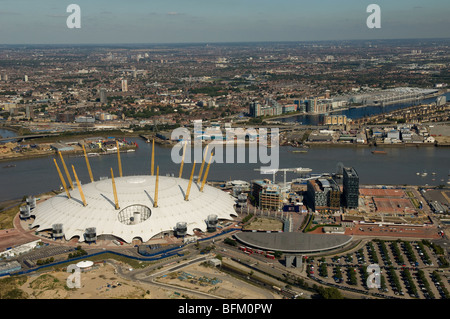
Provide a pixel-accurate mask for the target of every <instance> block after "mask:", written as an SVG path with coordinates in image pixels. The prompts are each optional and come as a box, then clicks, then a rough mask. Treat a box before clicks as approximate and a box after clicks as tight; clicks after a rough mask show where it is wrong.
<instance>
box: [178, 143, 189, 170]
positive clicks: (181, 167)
mask: <svg viewBox="0 0 450 319" xmlns="http://www.w3.org/2000/svg"><path fill="white" fill-rule="evenodd" d="M186 146H187V142H184V146H183V158H182V159H181V166H180V174H179V176H178V177H179V178H181V175H182V174H183V165H184V155H185V154H186Z"/></svg>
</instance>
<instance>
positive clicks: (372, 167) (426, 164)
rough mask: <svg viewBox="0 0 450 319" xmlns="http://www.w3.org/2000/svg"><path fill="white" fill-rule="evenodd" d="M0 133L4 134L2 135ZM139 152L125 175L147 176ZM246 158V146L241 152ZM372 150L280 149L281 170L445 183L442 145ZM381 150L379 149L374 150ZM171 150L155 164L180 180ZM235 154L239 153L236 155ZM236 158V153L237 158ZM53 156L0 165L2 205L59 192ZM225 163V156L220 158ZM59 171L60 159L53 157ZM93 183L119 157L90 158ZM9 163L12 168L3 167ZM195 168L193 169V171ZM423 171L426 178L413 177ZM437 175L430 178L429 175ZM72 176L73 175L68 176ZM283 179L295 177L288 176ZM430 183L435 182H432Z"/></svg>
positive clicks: (234, 168)
mask: <svg viewBox="0 0 450 319" xmlns="http://www.w3.org/2000/svg"><path fill="white" fill-rule="evenodd" d="M0 135H3V134H2V132H1V131H0ZM129 140H131V141H135V142H137V144H138V146H139V147H138V148H137V149H136V151H135V152H130V153H121V161H122V168H123V175H141V174H150V165H151V144H149V143H145V141H144V140H143V139H141V138H130V139H129ZM245 149H246V150H247V151H246V154H247V155H248V148H245ZM373 149H375V148H371V147H353V146H348V147H327V146H323V147H313V148H310V149H308V152H307V153H292V150H294V148H291V147H280V152H279V159H280V161H279V162H280V165H279V166H280V168H295V167H307V168H311V169H312V173H334V172H336V169H337V164H338V163H340V162H341V163H343V164H344V165H345V166H353V167H355V169H356V170H357V172H358V173H359V176H360V183H361V184H410V185H425V184H428V185H439V184H446V183H447V179H448V178H449V176H448V174H449V170H450V161H449V159H450V148H445V147H440V148H439V147H434V146H428V147H389V148H385V150H386V151H387V154H385V155H374V154H372V153H371V150H373ZM379 149H381V148H378V150H379ZM171 151H172V148H169V147H161V146H158V145H156V146H155V163H156V165H159V166H160V175H167V174H174V175H175V176H178V173H179V168H180V164H176V163H174V162H173V161H172V159H171ZM235 153H237V151H236V152H235ZM235 155H236V154H235ZM53 158H54V157H53V156H49V157H41V158H33V159H25V160H18V161H9V162H0V201H4V200H10V199H16V198H22V197H23V196H24V195H38V194H41V193H43V192H48V191H51V190H52V189H58V188H59V187H60V185H61V182H60V180H59V176H58V173H57V171H56V168H55V166H54V163H53ZM223 158H224V159H225V155H224V157H223ZM64 159H65V162H66V165H67V166H68V167H69V168H70V166H71V165H74V167H75V169H76V171H77V175H78V177H79V178H80V180H81V183H82V184H85V183H88V182H89V181H90V179H89V173H88V170H87V168H86V163H85V159H84V157H80V156H78V157H75V156H72V157H70V156H64ZM57 160H58V163H59V165H60V168H61V169H62V166H61V164H60V163H61V162H60V160H59V158H58V159H57ZM89 162H90V165H91V168H92V171H93V175H94V179H95V180H99V179H100V177H103V176H109V175H110V168H111V167H112V168H113V169H114V172H115V175H116V176H117V175H118V161H117V155H116V154H115V153H114V154H109V155H101V156H97V157H89ZM9 164H13V165H16V166H15V167H8V168H5V166H7V165H9ZM261 166H266V165H265V164H262V163H261V162H259V163H248V161H246V163H242V164H241V163H234V164H233V163H213V164H211V168H210V171H209V175H208V180H221V181H223V180H230V179H231V180H233V179H240V180H247V181H250V180H251V179H258V178H270V179H272V175H262V174H260V172H259V171H255V169H259V168H260V167H261ZM191 169H192V164H189V163H186V164H185V165H184V169H183V177H184V178H189V175H190V172H191ZM198 170H199V165H198V164H197V166H196V172H198ZM423 171H426V172H427V173H428V175H427V176H426V177H422V176H418V175H416V173H418V172H420V173H421V172H423ZM433 172H434V173H436V174H435V175H433V174H432V173H433ZM72 176H73V175H72ZM286 176H287V180H288V181H289V180H290V179H292V178H296V177H299V175H297V174H295V173H290V172H288V173H287V174H286ZM283 179H284V174H283V173H281V172H279V173H277V175H276V180H277V181H278V182H282V181H283ZM433 179H434V180H433Z"/></svg>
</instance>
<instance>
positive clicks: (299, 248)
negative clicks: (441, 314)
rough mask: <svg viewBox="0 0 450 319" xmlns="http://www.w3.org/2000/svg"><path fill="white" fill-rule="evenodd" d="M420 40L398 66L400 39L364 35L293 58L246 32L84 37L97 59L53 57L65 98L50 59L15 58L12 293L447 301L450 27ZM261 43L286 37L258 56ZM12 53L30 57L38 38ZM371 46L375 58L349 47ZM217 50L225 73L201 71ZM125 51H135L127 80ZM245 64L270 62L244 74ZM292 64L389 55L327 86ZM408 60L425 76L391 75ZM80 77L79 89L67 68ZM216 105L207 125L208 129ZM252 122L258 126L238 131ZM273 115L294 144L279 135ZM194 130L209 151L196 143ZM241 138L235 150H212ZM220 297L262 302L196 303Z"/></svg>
mask: <svg viewBox="0 0 450 319" xmlns="http://www.w3.org/2000/svg"><path fill="white" fill-rule="evenodd" d="M402 45H404V47H403V48H399V47H396V46H393V48H392V50H394V51H393V52H396V54H397V56H398V58H399V59H401V61H402V62H399V61H397V60H396V61H397V62H398V63H397V64H398V65H400V66H401V67H400V66H398V67H397V66H396V69H395V72H394V73H391V70H392V69H391V68H393V66H392V65H391V64H389V66H388V67H386V69H385V68H384V63H385V62H383V61H385V60H384V59H385V58H386V57H387V56H385V55H383V53H380V52H379V51H376V50H375V51H373V50H372V49H370V48H366V49H363V48H361V47H358V48H357V49H356V48H355V49H354V50H355V51H352V52H354V53H350V52H347V49H345V48H344V47H340V48H334V49H333V50H338V51H339V50H340V52H341V53H340V54H339V55H336V57H333V56H331V57H330V56H329V55H330V54H329V53H327V54H325V53H326V52H327V49H325V48H315V47H309V46H307V45H306V46H305V47H303V46H302V47H301V48H298V47H295V46H293V47H292V46H290V45H286V47H284V49H283V50H285V52H289V54H290V55H289V56H288V55H286V56H285V55H284V54H281V55H280V53H276V52H278V51H279V50H280V49H279V47H275V48H274V47H272V46H270V45H268V46H267V47H266V46H262V47H261V48H259V49H256V50H255V48H253V46H249V47H246V46H245V50H247V51H246V52H248V54H249V55H255V59H252V60H250V59H244V58H242V56H241V54H242V52H243V51H242V50H243V48H242V47H235V46H233V45H230V47H229V51H228V53H227V54H229V57H227V58H224V57H222V56H220V55H219V54H222V53H224V51H222V50H219V48H215V47H213V48H211V49H210V50H211V52H214V54H212V53H211V52H210V54H212V55H211V56H209V55H207V54H205V52H204V49H203V48H199V47H197V46H194V47H191V46H186V47H185V46H181V47H179V48H170V50H169V49H167V48H158V49H155V48H153V49H152V51H148V52H145V49H144V51H142V52H141V51H134V50H131V51H129V54H124V53H123V52H122V51H121V50H116V49H114V48H110V51H111V52H109V51H104V50H105V48H100V49H98V51H92V52H91V51H89V49H84V50H86V52H90V54H91V55H89V57H88V58H87V59H89V60H90V61H91V62H92V63H93V64H92V65H97V66H98V70H97V69H96V70H97V71H94V69H92V68H93V67H92V66H86V68H88V69H89V70H88V69H86V70H85V72H84V71H83V70H80V69H79V66H76V65H75V64H72V62H71V61H72V59H74V60H75V61H81V60H83V59H85V58H86V57H85V56H84V57H83V58H82V57H78V56H76V55H72V53H71V54H69V55H67V54H68V53H66V51H65V49H61V53H58V54H61V56H62V57H63V59H68V60H67V61H68V62H67V67H68V68H69V69H70V71H67V72H69V74H61V73H59V72H58V68H57V67H56V68H54V69H52V70H53V71H51V72H55V73H54V74H53V75H52V76H53V77H54V78H55V79H56V78H58V79H60V80H58V81H56V82H52V81H50V82H49V83H50V84H49V85H50V86H54V87H53V88H52V91H51V92H53V93H52V94H51V96H48V95H46V93H45V94H44V93H43V92H40V90H42V86H41V85H37V83H39V82H40V80H38V79H36V80H33V78H34V77H33V74H31V73H30V74H29V75H28V76H27V80H26V81H25V80H23V81H22V78H21V77H20V78H19V77H17V78H15V77H14V76H12V74H15V73H10V72H12V71H13V69H9V68H8V69H7V70H5V71H8V73H10V74H11V75H10V76H9V77H7V80H6V81H5V80H4V79H5V77H4V76H3V77H2V79H3V80H2V85H3V86H2V92H3V93H4V94H2V95H1V99H2V100H3V104H1V105H2V109H3V112H1V113H0V114H1V116H2V121H1V124H2V127H1V130H0V135H2V137H1V144H0V153H1V156H2V158H1V160H2V161H1V168H0V177H1V178H0V188H1V192H0V201H1V203H0V256H1V258H2V260H1V261H0V296H1V298H18V299H51V298H57V299H79V298H83V299H89V298H91V299H97V298H101V299H118V298H127V299H176V300H179V301H180V302H181V303H179V304H177V305H180V307H178V308H177V309H176V311H178V314H180V315H189V314H194V313H196V314H202V315H204V316H213V315H214V314H216V313H218V312H221V313H222V314H223V313H227V314H236V313H258V314H259V313H262V312H263V311H264V313H265V312H271V311H275V310H274V308H273V307H271V306H272V305H271V303H270V300H275V299H317V298H333V299H342V298H348V299H380V300H381V299H448V298H449V297H450V295H449V289H450V283H449V266H450V265H449V261H450V259H449V254H448V253H449V248H450V244H449V234H450V233H449V231H450V229H449V227H450V218H449V217H448V216H449V215H448V214H449V207H450V188H449V185H450V167H449V166H448V159H449V158H450V149H449V148H448V145H450V144H449V141H450V140H449V138H450V131H449V125H448V120H449V119H448V116H449V114H448V112H449V103H448V102H447V98H448V95H449V94H448V93H447V90H446V83H444V81H445V74H446V73H445V72H446V69H445V67H442V65H441V64H436V63H432V62H430V61H434V62H436V61H444V62H442V63H448V62H445V61H448V58H447V57H446V56H442V55H440V53H439V54H438V55H435V54H433V53H432V52H434V50H436V49H435V48H434V46H435V45H443V47H442V48H443V49H442V50H444V52H445V48H446V47H445V45H444V44H433V46H432V47H428V46H426V45H424V44H422V45H424V47H423V53H420V54H419V53H417V48H416V47H415V45H416V43H413V44H410V43H406V44H402ZM410 48H415V49H414V50H416V52H415V53H412V51H411V50H410ZM262 49H264V50H267V51H264V52H268V53H271V54H270V55H269V54H265V55H264V56H260V55H261V53H260V50H262ZM30 50H32V51H33V50H38V51H39V50H43V52H50V51H51V49H48V50H50V51H47V49H45V48H42V49H30ZM127 50H128V49H127ZM127 50H125V49H124V51H127ZM155 50H156V51H155ZM302 50H311V51H312V52H315V53H314V54H317V58H315V59H313V60H310V57H309V56H306V57H302V56H301V54H302V52H303V51H302ZM360 50H361V51H360ZM0 52H1V50H0ZM33 52H34V51H33ZM39 52H40V51H39ZM152 52H153V53H152ZM174 52H177V54H178V55H175V56H179V58H178V59H176V58H175V56H174V55H173V54H174ZM367 52H368V53H367ZM390 52H391V51H390ZM439 52H441V51H439ZM182 53H183V54H184V53H189V54H191V55H192V59H194V60H195V61H192V60H190V59H188V60H185V59H184V58H183V56H184V55H183V54H182ZM8 54H11V55H13V56H15V57H16V58H17V61H27V55H26V54H23V52H22V51H21V50H20V49H14V50H13V51H11V52H9V53H8ZM55 54H56V53H55ZM152 54H155V56H153V55H152ZM322 54H325V55H324V56H323V57H322ZM347 54H349V55H350V56H347ZM354 54H356V56H357V57H358V58H357V59H361V65H360V67H357V68H354V67H353V66H352V65H353V64H351V63H349V61H350V60H352V61H353V60H354V59H355V57H354V56H353V55H354ZM365 54H372V55H374V58H373V59H370V60H367V59H366V56H365ZM389 54H391V53H389ZM360 55H361V56H360ZM68 56H70V59H69V58H68ZM156 57H158V59H156ZM382 57H383V58H382ZM322 58H323V59H322ZM5 59H6V56H5ZM197 59H198V61H197ZM304 59H306V60H304ZM318 59H319V60H320V61H319V60H318ZM410 59H412V60H414V61H415V63H419V64H421V65H422V67H423V68H425V69H426V70H432V71H433V72H432V74H434V75H438V74H441V73H439V72H442V74H441V75H442V77H440V78H439V79H442V81H439V82H436V83H435V82H433V83H432V82H430V81H431V80H430V76H427V75H426V74H427V73H426V72H412V71H411V70H416V69H417V70H418V68H419V67H418V66H417V65H415V66H414V65H409V64H405V63H406V62H407V61H410ZM161 61H162V62H161ZM200 61H202V63H206V64H208V63H209V64H208V65H209V66H208V67H206V66H205V68H207V69H208V70H209V71H210V72H213V73H214V78H209V77H206V75H205V74H206V73H205V74H203V73H202V72H200V71H198V72H197V71H196V72H194V73H193V74H188V73H189V72H188V71H187V70H189V69H192V70H194V68H191V67H192V66H193V65H197V64H196V63H200ZM205 61H207V62H205ZM255 61H258V62H257V63H256V62H255ZM358 61H359V60H358ZM113 62H114V63H116V64H118V65H122V67H123V68H121V69H120V74H121V76H120V79H119V78H116V77H117V76H116V74H115V72H116V71H117V70H116V71H111V69H109V67H108V66H109V65H113ZM194 62H195V63H194ZM363 62H364V64H363ZM49 63H54V62H49ZM58 63H59V62H56V64H58ZM134 64H135V66H136V68H133V67H130V66H131V65H134ZM114 65H115V64H114ZM168 65H170V67H169V66H168ZM338 65H339V66H338ZM444 65H446V64H444ZM100 66H101V67H100ZM237 66H239V68H242V67H243V66H246V67H248V68H249V72H250V70H251V72H252V73H254V74H247V73H243V74H240V75H239V76H237V75H236V74H234V72H237V71H236V70H240V69H239V68H237ZM250 67H251V68H250ZM292 67H301V68H305V72H309V73H311V75H313V74H314V76H315V78H316V81H321V77H322V75H321V74H322V73H323V70H324V69H323V68H324V67H325V68H331V69H334V68H335V69H334V70H335V71H337V70H340V69H343V70H347V71H346V72H349V73H351V74H354V75H355V77H358V76H363V75H364V76H365V77H366V79H368V78H367V76H368V75H369V74H370V72H373V68H375V67H376V68H377V69H379V70H380V72H384V74H385V76H384V77H381V78H382V79H381V80H379V81H385V82H383V83H384V84H383V85H381V84H372V85H371V87H369V86H366V85H365V84H364V85H363V84H361V85H359V84H358V85H356V83H347V82H346V84H345V85H343V84H339V83H343V82H342V78H340V76H339V73H338V72H336V73H335V74H334V75H333V74H331V75H329V76H330V82H329V83H334V84H333V86H331V87H330V88H331V89H327V90H324V89H323V88H320V87H317V86H316V85H315V83H313V82H309V80H308V81H306V80H305V81H300V79H299V78H297V77H296V76H294V74H290V71H289V70H291V68H292ZM236 68H237V69H236ZM18 69H21V67H18ZM175 69H177V70H178V72H180V71H183V72H182V74H184V75H185V76H183V77H181V78H179V79H178V77H179V75H178V73H177V72H174V70H175ZM14 70H16V69H14ZM99 70H103V71H99ZM370 70H371V71H370ZM405 70H407V71H405ZM14 72H17V71H14ZM49 72H50V71H49ZM117 72H119V71H117ZM205 72H206V71H205ZM174 73H175V74H174ZM185 73H186V74H185ZM394 74H395V75H394ZM288 75H289V76H288ZM406 76H408V77H410V78H409V82H408V83H407V84H406V83H401V84H399V85H398V86H397V88H396V89H391V88H386V87H387V86H389V85H391V84H389V85H388V84H387V83H388V82H389V81H393V82H394V80H393V79H396V77H406ZM44 77H45V78H46V75H45V76H44ZM346 77H348V76H346ZM106 79H108V80H106ZM63 80H64V81H63ZM72 80H73V81H74V82H73V84H69V86H70V89H69V88H67V90H68V91H70V92H72V93H73V94H72V95H66V94H65V89H64V90H63V89H61V87H60V85H63V86H64V85H66V84H64V83H65V81H66V82H67V81H68V82H70V81H72ZM119 80H120V81H119ZM34 81H36V82H34ZM117 81H119V82H117ZM433 81H434V80H433ZM60 82H64V83H60ZM393 82H392V83H393ZM117 83H120V89H117V88H116V87H115V86H116V85H117ZM324 83H325V82H324ZM389 83H390V82H389ZM423 83H425V84H424V85H423ZM14 85H15V86H17V90H16V91H13V90H12V88H13V87H14ZM27 86H32V87H33V89H34V90H35V91H31V92H30V91H28V90H25V89H26V87H27ZM91 86H92V87H91ZM416 86H426V88H415V87H416ZM88 88H89V89H88ZM287 88H289V90H288V89H287ZM97 89H98V92H97ZM94 90H95V91H94ZM22 91H23V92H22ZM27 92H28V93H27ZM61 92H64V93H61ZM258 92H272V93H271V94H269V93H267V94H262V95H260V93H258ZM60 93H61V94H60ZM97 93H98V101H97V100H96V99H97ZM42 94H43V95H42ZM266 95H267V96H266ZM20 101H23V102H20ZM198 121H203V123H204V124H205V126H204V128H202V129H201V130H200V131H195V123H198ZM180 128H183V129H185V130H187V131H188V132H189V133H188V136H187V137H186V138H183V140H181V138H180V137H179V136H173V134H172V133H173V132H174V130H175V129H180ZM235 128H245V129H248V130H247V133H249V132H250V133H251V134H250V133H249V134H247V136H246V138H245V139H244V140H243V141H242V143H240V141H237V139H236V140H235V139H234V138H233V139H232V140H230V139H227V137H226V136H227V135H226V132H229V131H230V130H232V129H235ZM253 129H254V130H253ZM272 129H277V130H279V132H280V134H279V145H280V146H279V150H278V148H276V147H274V146H273V145H272V144H270V145H268V144H264V143H265V142H266V137H267V135H265V134H263V132H266V131H264V130H269V132H271V130H272ZM195 139H198V140H199V142H200V143H199V144H200V146H201V151H202V152H201V154H203V156H202V157H201V159H200V161H198V160H196V161H194V157H193V155H194V149H190V148H185V147H178V146H179V145H180V143H182V142H186V141H193V140H195ZM253 142H254V143H255V145H257V146H258V147H260V146H261V145H264V146H265V147H267V149H268V150H269V151H270V150H272V152H273V153H271V155H272V156H274V154H278V155H279V167H278V169H276V170H274V171H270V172H265V174H264V172H263V170H262V169H261V166H263V165H262V164H261V163H252V162H250V160H249V157H250V151H251V148H252V143H253ZM230 144H231V145H232V146H233V148H234V150H235V151H236V152H234V153H233V156H234V159H235V161H234V162H233V163H227V162H226V161H224V162H220V161H218V160H212V158H213V155H217V153H219V152H218V150H219V146H225V145H230ZM181 145H186V144H181ZM238 151H243V152H244V153H245V161H244V162H243V163H240V162H238V161H237V154H238ZM276 151H277V152H278V153H276ZM173 153H177V154H178V155H180V159H181V161H180V162H175V161H174V160H173ZM225 153H226V152H225ZM219 155H220V156H222V154H219ZM219 155H217V157H215V159H217V158H218V157H219ZM223 155H224V156H223V158H224V159H227V157H226V156H225V155H226V154H223ZM204 299H208V300H213V299H218V300H221V299H232V300H238V299H261V302H259V300H258V302H254V301H252V302H250V303H248V304H245V305H242V304H239V303H233V302H231V301H230V302H228V301H227V302H225V303H223V304H221V306H220V307H219V308H217V307H214V306H210V305H207V304H206V303H205V304H201V303H198V302H199V301H200V302H201V301H203V300H204ZM194 301H195V302H194ZM293 302H294V301H293ZM175 308H176V307H174V309H175ZM216 308H217V309H219V310H220V311H219V310H217V309H216Z"/></svg>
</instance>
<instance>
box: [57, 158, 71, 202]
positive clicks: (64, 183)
mask: <svg viewBox="0 0 450 319" xmlns="http://www.w3.org/2000/svg"><path fill="white" fill-rule="evenodd" d="M53 161H54V162H55V166H56V169H57V170H58V174H59V178H60V179H61V183H62V185H63V186H64V189H65V191H66V194H67V198H70V193H69V190H68V189H67V185H66V181H65V180H64V176H63V174H62V173H61V170H60V169H59V166H58V163H57V162H56V160H55V159H53Z"/></svg>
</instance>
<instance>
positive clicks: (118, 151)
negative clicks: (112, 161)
mask: <svg viewBox="0 0 450 319" xmlns="http://www.w3.org/2000/svg"><path fill="white" fill-rule="evenodd" d="M116 146H117V161H118V162H119V176H120V177H122V162H121V161H120V149H119V141H116Z"/></svg>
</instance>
